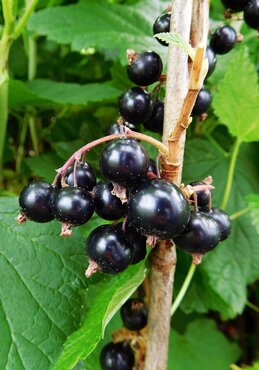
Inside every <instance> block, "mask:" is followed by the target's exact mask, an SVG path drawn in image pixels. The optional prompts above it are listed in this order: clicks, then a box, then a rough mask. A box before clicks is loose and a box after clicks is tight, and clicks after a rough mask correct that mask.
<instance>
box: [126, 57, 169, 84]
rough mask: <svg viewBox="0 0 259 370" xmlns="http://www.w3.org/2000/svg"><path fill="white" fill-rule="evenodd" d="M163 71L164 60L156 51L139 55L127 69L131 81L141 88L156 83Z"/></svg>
mask: <svg viewBox="0 0 259 370" xmlns="http://www.w3.org/2000/svg"><path fill="white" fill-rule="evenodd" d="M162 70H163V63H162V60H161V58H160V56H159V55H158V54H157V53H155V52H154V51H144V52H143V53H139V54H137V55H136V57H135V58H133V61H132V63H131V64H130V65H128V67H127V73H128V77H129V79H130V80H131V81H132V82H134V83H135V84H136V85H139V86H148V85H151V84H152V83H154V82H156V81H157V80H158V79H159V77H160V75H161V73H162Z"/></svg>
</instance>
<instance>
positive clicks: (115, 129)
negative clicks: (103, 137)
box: [107, 122, 139, 135]
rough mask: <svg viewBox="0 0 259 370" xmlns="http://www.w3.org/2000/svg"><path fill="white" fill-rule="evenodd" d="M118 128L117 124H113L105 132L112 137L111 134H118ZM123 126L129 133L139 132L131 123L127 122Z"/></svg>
mask: <svg viewBox="0 0 259 370" xmlns="http://www.w3.org/2000/svg"><path fill="white" fill-rule="evenodd" d="M120 126H121V125H119V124H118V123H117V122H115V123H113V124H112V125H111V126H110V127H109V129H108V131H107V134H108V135H113V134H120V133H121V132H120ZM123 126H125V128H129V129H130V130H131V131H137V132H138V131H139V130H138V129H137V128H136V126H135V125H133V124H132V123H129V122H125V124H124V125H123Z"/></svg>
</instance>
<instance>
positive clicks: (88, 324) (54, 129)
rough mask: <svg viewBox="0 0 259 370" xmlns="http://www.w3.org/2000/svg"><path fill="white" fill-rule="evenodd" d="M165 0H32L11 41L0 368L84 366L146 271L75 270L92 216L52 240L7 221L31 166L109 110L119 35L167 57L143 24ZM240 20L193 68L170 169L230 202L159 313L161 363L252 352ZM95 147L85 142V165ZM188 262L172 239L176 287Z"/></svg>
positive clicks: (258, 258) (217, 362)
mask: <svg viewBox="0 0 259 370" xmlns="http://www.w3.org/2000/svg"><path fill="white" fill-rule="evenodd" d="M20 3H23V2H20ZM166 5H167V2H166V1H162V0H154V1H152V2H151V1H148V0H140V1H106V0H101V1H98V2H96V1H93V0H81V1H62V0H60V1H55V0H54V1H53V0H52V1H47V0H44V1H40V2H39V5H38V8H37V9H36V12H35V13H34V14H33V15H32V16H31V18H30V20H29V23H28V25H27V28H26V30H25V31H24V32H23V35H22V37H20V38H18V39H17V41H15V43H14V45H13V47H12V49H11V55H10V62H9V66H10V68H9V74H10V83H9V122H8V137H7V141H6V146H5V156H4V162H5V168H4V172H3V175H4V184H3V187H2V195H3V197H2V198H1V199H0V209H1V213H0V229H1V239H2V240H1V244H0V265H1V284H0V322H1V333H2V335H1V336H0V368H1V369H15V370H19V369H26V370H29V369H35V368H40V369H42V370H44V369H49V368H50V367H54V368H55V369H68V368H71V367H72V366H76V367H75V368H76V369H82V368H83V367H84V366H87V369H93V370H94V369H95V370H97V369H98V366H99V365H98V361H99V360H98V354H99V352H100V349H101V348H102V346H103V345H104V343H106V342H108V341H109V340H110V338H111V337H110V335H111V332H112V331H113V330H114V329H116V328H118V327H120V326H121V321H120V317H119V315H118V314H117V315H115V316H114V318H113V319H112V320H111V322H110V323H109V324H108V322H109V321H110V319H111V318H112V316H113V315H114V314H115V312H116V311H117V310H118V309H119V307H120V306H121V305H122V304H123V302H124V301H125V300H126V299H127V298H128V296H129V295H130V294H132V293H133V292H134V291H135V289H136V288H137V287H138V286H139V285H140V284H141V282H142V281H143V279H144V276H145V274H146V273H147V270H148V262H147V261H146V262H143V263H140V264H138V265H137V266H134V267H131V268H130V269H128V270H126V271H125V272H124V273H122V274H119V275H118V276H112V277H107V276H103V275H101V274H97V275H96V276H94V277H92V278H91V279H90V280H88V281H86V279H85V278H84V270H85V268H86V265H87V261H86V257H85V253H84V240H85V237H86V235H87V234H88V233H89V231H90V230H92V229H93V228H94V227H96V226H98V225H99V224H101V223H103V221H102V220H99V219H98V218H97V217H95V218H93V219H92V220H91V221H90V222H89V224H87V225H85V226H83V227H79V228H77V229H76V230H75V231H74V233H73V236H72V237H71V238H70V239H69V240H63V239H60V238H59V237H58V234H59V227H58V225H57V223H56V222H51V223H49V224H47V225H36V224H32V223H28V224H26V225H25V226H22V227H21V226H18V225H16V223H15V221H14V218H15V216H16V214H17V212H18V201H17V198H16V197H15V195H17V194H19V191H20V190H21V188H22V187H23V186H24V185H25V184H26V183H27V182H28V181H30V180H31V179H33V178H39V177H40V178H44V179H46V180H48V181H51V180H52V179H53V177H54V175H55V169H56V168H58V167H60V166H61V165H62V163H63V162H64V161H65V160H66V159H67V158H68V157H69V156H70V155H71V154H72V153H73V152H74V151H75V150H76V149H78V148H79V147H80V146H82V145H84V144H85V143H86V142H89V141H91V140H93V139H95V138H97V137H100V136H102V135H104V134H105V132H106V131H107V129H108V127H109V125H110V124H111V123H113V122H115V120H116V119H117V117H118V107H117V100H118V97H119V95H120V94H121V92H122V91H123V90H125V89H126V88H128V87H130V86H131V83H130V81H129V80H128V79H127V76H126V72H125V65H126V57H125V51H126V49H127V48H134V49H136V50H138V51H141V50H149V49H152V50H155V51H157V52H158V53H159V54H160V55H161V57H162V58H163V60H164V63H165V64H166V52H167V50H166V48H164V47H162V46H161V45H160V44H158V43H157V41H156V40H154V39H153V38H152V24H153V22H154V20H155V18H156V17H157V16H158V15H159V14H160V13H161V11H162V10H163V9H165V7H166ZM23 6H24V4H21V6H20V8H19V11H20V12H21V11H22V10H23ZM222 11H223V8H222V6H221V3H220V1H218V0H214V1H212V4H211V28H212V29H215V28H216V26H217V25H218V24H221V23H222V22H223V16H222ZM1 21H2V23H3V19H1ZM241 31H242V33H244V35H245V40H244V42H243V43H242V44H240V45H237V46H236V48H235V50H234V51H232V52H231V53H230V54H228V55H225V56H221V57H219V58H218V63H217V68H216V71H215V72H214V74H213V75H212V76H211V77H210V78H209V80H208V81H207V82H206V85H208V86H209V88H210V89H211V91H212V94H213V105H212V108H211V109H210V111H209V117H208V119H207V120H206V121H204V122H200V121H198V120H196V121H194V122H193V124H192V126H191V128H190V130H189V132H188V140H187V146H186V154H185V161H184V174H183V181H184V182H185V183H188V182H189V181H192V180H196V179H202V178H204V177H206V176H207V175H212V176H213V179H214V185H215V187H216V190H215V191H214V193H213V205H215V206H220V205H222V204H223V206H225V207H226V210H227V211H228V212H229V213H230V214H231V215H233V230H232V234H231V237H230V238H229V239H228V240H227V241H226V242H224V243H223V244H222V245H220V246H219V247H218V248H217V249H216V250H215V251H214V252H212V253H211V254H209V255H207V256H206V257H205V258H204V262H203V263H202V265H201V266H200V267H199V268H198V269H197V271H196V273H195V276H194V279H193V281H192V284H191V286H190V288H189V290H188V292H187V295H186V297H185V299H184V301H183V302H182V304H181V306H180V309H179V311H178V312H177V313H176V316H175V320H173V321H172V325H173V327H172V333H171V339H170V340H171V342H170V351H169V353H170V355H169V365H168V369H169V370H170V369H178V370H181V369H186V368H190V369H192V370H196V369H197V370H202V369H204V370H205V369H206V370H207V369H212V370H213V369H215V370H225V369H228V368H229V365H230V364H231V363H234V362H236V361H239V365H240V366H242V364H244V363H247V364H251V366H252V362H253V361H256V356H257V354H256V350H255V348H256V334H255V331H256V330H255V329H256V313H255V312H253V311H252V310H251V309H250V308H248V307H247V306H246V304H247V302H248V301H251V302H253V303H256V300H258V295H259V291H258V288H256V286H255V284H254V283H255V281H256V279H258V277H259V270H258V264H259V251H258V230H259V195H256V192H257V193H258V183H259V168H258V157H259V154H258V141H259V122H258V117H259V104H258V103H259V93H258V83H257V72H258V59H257V58H258V55H259V53H258V49H259V48H258V41H256V32H255V31H253V30H251V29H248V28H247V27H246V26H244V25H242V28H241ZM32 71H34V72H32ZM151 135H152V134H151ZM148 149H149V153H150V155H151V157H153V158H155V156H156V152H155V151H154V149H152V148H150V147H148ZM235 149H236V150H237V160H236V166H235V171H234V172H233V178H232V179H231V178H230V174H229V168H230V164H231V163H233V153H234V151H235ZM100 150H101V148H97V149H94V150H93V151H91V152H90V153H89V154H88V155H87V161H89V163H91V164H92V165H93V166H95V167H96V168H98V155H99V153H100ZM97 173H98V172H97ZM98 175H99V176H100V173H98ZM232 180H233V181H232ZM229 181H231V191H230V192H229V194H227V196H226V193H225V198H224V197H223V195H224V192H225V187H226V183H227V182H229ZM226 198H227V199H226ZM222 202H223V203H222ZM239 211H241V212H240V213H238V212H239ZM189 264H190V258H189V256H187V255H185V254H184V253H182V252H180V251H179V252H178V265H177V271H176V283H175V284H176V288H175V294H177V291H179V288H180V286H181V283H182V281H183V280H184V276H185V274H186V272H187V270H188V268H189ZM248 304H249V303H248ZM107 324H108V326H107ZM106 326H107V328H106ZM105 328H106V330H105ZM102 335H104V339H103V340H102V341H101V342H100V343H99V344H98V342H99V341H100V339H101V337H102ZM257 339H258V338H257ZM63 346H64V347H63ZM96 346H97V347H96ZM92 351H93V352H92ZM90 353H91V354H90ZM187 354H188V355H187ZM88 355H90V356H89V357H88V358H87V359H86V360H85V362H83V361H82V359H84V358H86V357H87V356H88ZM80 359H81V361H79V360H80ZM78 361H79V362H78ZM254 366H255V367H254V368H256V365H254ZM251 368H252V367H251ZM233 369H234V367H233ZM235 369H237V368H235Z"/></svg>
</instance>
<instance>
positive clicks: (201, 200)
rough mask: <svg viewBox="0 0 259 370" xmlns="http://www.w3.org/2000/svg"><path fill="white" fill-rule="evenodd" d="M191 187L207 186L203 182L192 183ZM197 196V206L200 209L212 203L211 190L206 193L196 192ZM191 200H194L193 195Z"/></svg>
mask: <svg viewBox="0 0 259 370" xmlns="http://www.w3.org/2000/svg"><path fill="white" fill-rule="evenodd" d="M189 185H191V186H195V185H205V182H203V181H192V182H191V183H190V184H189ZM196 196H197V205H198V207H206V206H207V205H208V204H209V201H210V190H205V191H196ZM190 199H191V200H193V199H194V198H193V195H192V196H191V197H190Z"/></svg>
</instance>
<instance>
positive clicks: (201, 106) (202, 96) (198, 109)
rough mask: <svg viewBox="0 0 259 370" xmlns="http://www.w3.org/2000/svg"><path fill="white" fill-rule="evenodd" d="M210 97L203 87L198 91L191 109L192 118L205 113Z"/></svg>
mask: <svg viewBox="0 0 259 370" xmlns="http://www.w3.org/2000/svg"><path fill="white" fill-rule="evenodd" d="M211 100H212V96H211V93H210V92H209V90H208V89H206V88H205V87H203V88H202V89H200V91H199V94H198V96H197V99H196V101H195V104H194V107H193V109H192V115H193V116H199V115H201V114H203V113H205V112H206V110H207V109H208V108H209V106H210V104H211Z"/></svg>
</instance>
